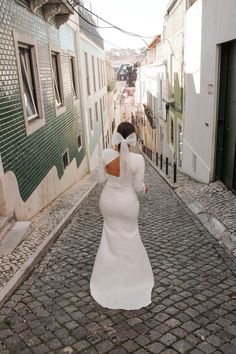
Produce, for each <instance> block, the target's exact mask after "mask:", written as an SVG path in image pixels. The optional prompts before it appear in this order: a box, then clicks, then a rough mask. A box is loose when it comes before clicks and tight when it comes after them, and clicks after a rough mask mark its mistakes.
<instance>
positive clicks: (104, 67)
mask: <svg viewBox="0 0 236 354" xmlns="http://www.w3.org/2000/svg"><path fill="white" fill-rule="evenodd" d="M102 64H103V86H105V69H106V66H105V61H104V60H103V61H102Z"/></svg>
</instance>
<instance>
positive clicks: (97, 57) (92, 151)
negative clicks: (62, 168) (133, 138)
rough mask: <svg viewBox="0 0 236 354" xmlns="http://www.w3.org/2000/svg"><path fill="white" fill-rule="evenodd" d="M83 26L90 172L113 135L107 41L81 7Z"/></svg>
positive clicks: (83, 105)
mask: <svg viewBox="0 0 236 354" xmlns="http://www.w3.org/2000/svg"><path fill="white" fill-rule="evenodd" d="M78 13H79V24H80V63H81V87H82V101H83V102H82V112H83V118H84V127H85V133H86V140H87V148H88V155H89V162H90V169H95V168H96V167H97V165H98V163H99V160H100V156H101V153H102V150H103V149H104V148H105V146H106V134H107V131H109V119H108V98H107V73H106V64H105V62H106V58H105V51H104V45H103V39H102V37H101V36H100V35H99V33H98V32H97V30H96V28H95V27H94V26H93V25H91V24H94V25H95V22H94V20H93V18H92V16H91V15H90V13H89V12H88V11H86V10H85V9H84V8H83V7H81V8H80V6H79V7H78Z"/></svg>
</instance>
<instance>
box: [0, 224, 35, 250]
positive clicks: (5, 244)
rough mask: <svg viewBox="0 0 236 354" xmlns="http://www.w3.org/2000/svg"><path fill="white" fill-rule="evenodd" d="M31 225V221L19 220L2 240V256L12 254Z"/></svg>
mask: <svg viewBox="0 0 236 354" xmlns="http://www.w3.org/2000/svg"><path fill="white" fill-rule="evenodd" d="M29 227H30V221H17V222H16V223H15V224H14V225H13V227H12V228H11V229H10V230H9V231H8V232H7V233H6V234H5V235H4V237H3V239H2V240H1V242H0V257H1V256H7V255H8V254H11V253H12V251H13V250H14V249H15V248H16V247H17V246H18V245H19V243H20V242H21V241H22V240H23V238H24V236H25V235H26V232H27V231H28V229H29Z"/></svg>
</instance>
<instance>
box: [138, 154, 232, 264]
mask: <svg viewBox="0 0 236 354" xmlns="http://www.w3.org/2000/svg"><path fill="white" fill-rule="evenodd" d="M143 155H144V157H145V158H146V160H147V161H148V162H149V163H150V164H151V165H152V166H153V167H154V168H155V170H156V171H157V172H158V173H159V174H160V176H161V177H162V178H163V179H164V180H165V181H166V182H167V183H168V184H169V185H170V186H171V187H172V188H173V189H174V190H175V192H176V194H177V195H178V196H179V197H180V199H182V201H183V202H184V203H185V204H186V205H187V207H188V208H189V209H190V210H191V211H192V212H193V214H195V216H196V217H197V218H198V219H199V220H200V221H201V223H202V224H203V225H204V226H205V227H206V229H207V230H208V231H209V232H210V233H211V234H212V235H213V236H214V237H215V238H216V239H217V240H218V242H219V244H220V245H222V246H224V247H225V248H226V250H227V251H228V252H229V253H230V254H232V255H233V256H234V257H236V195H234V194H233V193H232V192H231V191H230V190H229V189H228V188H227V187H226V186H225V185H224V184H223V183H222V182H221V181H216V182H213V183H210V184H204V183H200V182H197V181H195V180H193V179H192V178H191V177H189V176H187V175H184V174H183V173H181V172H180V171H177V178H176V183H174V182H173V167H172V166H171V165H168V176H167V175H166V166H165V162H164V161H163V167H162V170H161V169H160V161H159V164H158V166H156V161H154V156H153V160H150V158H148V157H147V156H146V155H145V154H143Z"/></svg>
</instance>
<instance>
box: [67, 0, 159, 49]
mask: <svg viewBox="0 0 236 354" xmlns="http://www.w3.org/2000/svg"><path fill="white" fill-rule="evenodd" d="M66 2H67V3H68V4H69V5H70V6H71V7H72V8H73V10H74V11H75V12H76V13H77V14H78V15H79V16H80V17H81V18H82V19H83V20H84V21H85V22H87V23H88V24H90V25H91V26H94V27H97V28H103V29H106V28H108V29H109V28H114V29H116V30H118V31H120V32H122V33H124V34H126V35H129V36H134V37H138V38H140V39H141V40H143V42H144V43H145V44H146V45H148V43H147V42H146V41H145V40H144V38H150V39H154V38H155V37H149V36H141V35H139V34H137V33H133V32H129V31H126V30H124V29H122V28H120V27H118V26H116V25H113V24H112V23H111V22H109V21H107V20H105V19H103V18H102V17H100V16H98V15H97V14H95V13H94V12H93V11H91V10H89V9H87V8H86V7H84V6H83V5H81V4H80V3H79V2H78V1H76V0H75V1H74V3H76V4H77V5H78V6H80V7H82V8H83V9H85V10H86V11H87V12H89V13H91V14H92V15H94V16H96V17H97V18H98V19H100V20H101V21H103V22H105V23H107V24H109V25H110V26H111V27H108V26H107V27H103V26H98V25H95V24H94V23H91V22H90V21H88V20H87V19H86V18H84V16H82V15H81V13H80V12H79V11H77V10H76V8H75V6H73V5H72V4H71V3H70V1H69V0H66Z"/></svg>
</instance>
